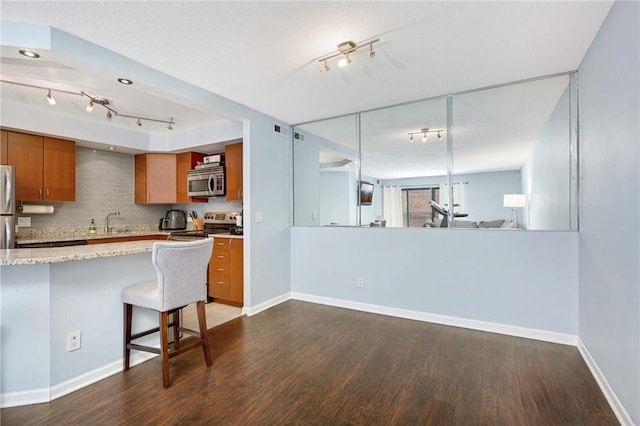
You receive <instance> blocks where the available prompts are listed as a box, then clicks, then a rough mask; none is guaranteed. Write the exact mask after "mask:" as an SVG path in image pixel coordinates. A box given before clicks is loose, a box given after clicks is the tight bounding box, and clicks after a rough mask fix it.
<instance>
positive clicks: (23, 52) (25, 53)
mask: <svg viewBox="0 0 640 426" xmlns="http://www.w3.org/2000/svg"><path fill="white" fill-rule="evenodd" d="M18 52H20V54H21V55H22V56H26V57H27V58H31V59H37V58H39V57H40V54H38V53H36V52H34V51H33V50H27V49H20V50H18Z"/></svg>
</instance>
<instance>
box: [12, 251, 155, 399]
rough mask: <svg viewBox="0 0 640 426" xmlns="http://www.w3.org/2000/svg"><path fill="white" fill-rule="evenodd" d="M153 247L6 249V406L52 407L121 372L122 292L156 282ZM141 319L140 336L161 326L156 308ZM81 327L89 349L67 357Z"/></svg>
mask: <svg viewBox="0 0 640 426" xmlns="http://www.w3.org/2000/svg"><path fill="white" fill-rule="evenodd" d="M153 243H154V242H153V241H136V242H123V243H111V244H96V245H83V246H73V247H59V248H34V249H11V250H2V251H0V308H1V318H0V319H1V323H2V328H1V333H2V334H1V346H2V348H3V349H2V359H1V362H2V369H1V372H2V377H1V379H0V380H1V382H0V385H1V387H2V393H3V401H2V403H3V405H5V404H7V403H11V405H23V404H30V403H37V402H46V401H49V400H51V399H54V398H57V397H60V396H62V395H64V394H66V393H69V392H72V391H74V390H76V389H78V388H80V387H83V386H86V385H87V384H89V383H92V382H94V381H97V380H100V379H102V378H104V377H107V376H109V375H111V374H114V373H117V372H119V371H121V369H122V315H123V314H122V302H121V301H120V292H121V290H122V289H123V288H124V287H127V286H129V285H131V284H135V283H139V282H143V281H149V280H155V279H156V272H155V269H154V268H153V265H152V263H151V251H152V246H153ZM135 315H136V324H134V332H136V331H139V330H143V329H145V328H151V327H154V326H156V325H157V316H156V315H155V314H154V313H153V312H151V311H144V310H140V312H136V313H135ZM77 330H80V331H81V333H82V335H81V348H80V349H79V350H76V351H73V352H67V336H68V334H69V333H70V332H72V331H77ZM149 337H151V339H150V341H149V342H148V343H150V344H154V343H153V336H149ZM144 359H146V358H144V357H140V358H137V360H136V359H134V362H135V361H137V362H140V361H142V360H144Z"/></svg>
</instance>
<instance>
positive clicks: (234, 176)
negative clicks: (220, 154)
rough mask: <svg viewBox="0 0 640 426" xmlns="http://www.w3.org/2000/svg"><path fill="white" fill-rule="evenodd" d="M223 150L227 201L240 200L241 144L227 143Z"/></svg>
mask: <svg viewBox="0 0 640 426" xmlns="http://www.w3.org/2000/svg"><path fill="white" fill-rule="evenodd" d="M224 152H225V166H226V180H227V181H226V185H227V201H242V144H241V143H236V144H233V145H227V146H226V147H225V149H224Z"/></svg>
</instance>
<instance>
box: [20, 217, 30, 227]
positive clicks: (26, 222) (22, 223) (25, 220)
mask: <svg viewBox="0 0 640 426" xmlns="http://www.w3.org/2000/svg"><path fill="white" fill-rule="evenodd" d="M18 226H20V227H23V228H24V227H27V226H31V218H30V217H29V216H20V217H18Z"/></svg>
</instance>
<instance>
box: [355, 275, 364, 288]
mask: <svg viewBox="0 0 640 426" xmlns="http://www.w3.org/2000/svg"><path fill="white" fill-rule="evenodd" d="M356 286H357V287H358V288H364V277H358V281H357V282H356Z"/></svg>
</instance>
